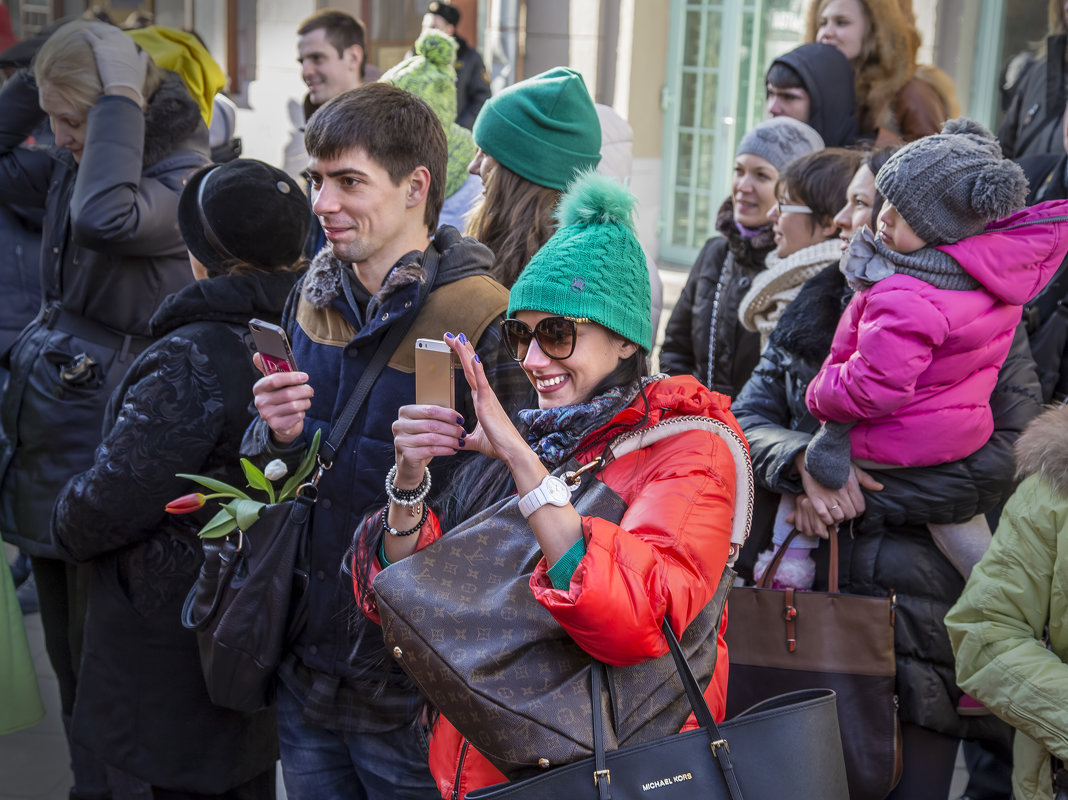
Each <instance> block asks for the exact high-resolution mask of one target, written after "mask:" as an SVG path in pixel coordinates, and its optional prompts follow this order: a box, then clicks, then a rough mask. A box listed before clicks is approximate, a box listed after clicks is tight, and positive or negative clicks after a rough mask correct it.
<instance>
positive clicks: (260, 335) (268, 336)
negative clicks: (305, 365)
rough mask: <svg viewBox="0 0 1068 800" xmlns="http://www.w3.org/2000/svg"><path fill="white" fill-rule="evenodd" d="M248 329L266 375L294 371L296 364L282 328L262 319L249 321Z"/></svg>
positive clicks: (287, 338)
mask: <svg viewBox="0 0 1068 800" xmlns="http://www.w3.org/2000/svg"><path fill="white" fill-rule="evenodd" d="M248 329H249V330H250V331H252V341H253V342H255V343H256V350H257V351H258V352H259V354H260V357H261V358H262V359H263V368H264V369H265V370H266V371H267V374H268V375H274V373H276V372H295V371H296V369H297V362H296V361H294V360H293V350H292V349H291V348H290V346H289V337H288V336H286V332H285V330H284V329H283V328H281V327H280V326H278V325H275V324H273V323H271V322H264V321H263V320H262V319H250V320H249V322H248Z"/></svg>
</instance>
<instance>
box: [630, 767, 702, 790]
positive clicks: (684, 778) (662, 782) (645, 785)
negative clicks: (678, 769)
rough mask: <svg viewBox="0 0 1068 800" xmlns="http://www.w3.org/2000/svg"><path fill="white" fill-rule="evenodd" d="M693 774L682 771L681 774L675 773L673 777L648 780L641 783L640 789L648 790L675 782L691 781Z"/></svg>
mask: <svg viewBox="0 0 1068 800" xmlns="http://www.w3.org/2000/svg"><path fill="white" fill-rule="evenodd" d="M692 780H693V775H691V774H690V773H689V772H684V773H682V774H681V775H676V776H675V777H674V778H661V779H660V780H657V781H650V782H649V783H643V784H642V791H643V792H649V791H652V790H653V789H663V788H665V787H668V786H674V785H675V784H676V783H685V782H686V781H692Z"/></svg>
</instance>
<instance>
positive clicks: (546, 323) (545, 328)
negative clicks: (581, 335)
mask: <svg viewBox="0 0 1068 800" xmlns="http://www.w3.org/2000/svg"><path fill="white" fill-rule="evenodd" d="M580 322H589V320H588V319H586V318H585V317H545V319H542V320H539V321H538V324H537V325H535V326H534V328H533V329H531V327H530V326H529V325H527V324H526V323H525V322H520V321H519V320H517V319H506V320H503V321H502V322H501V327H502V328H503V329H504V343H505V345H506V346H507V347H508V354H509V355H510V356H511V357H512V358H514V359H515V360H516V361H522V360H523V359H525V358H526V357H527V351H528V350H529V349H530V340H531V339H537V340H538V347H539V348H541V352H543V353H545V355H546V356H548V357H549V358H552V359H555V360H556V361H563V360H564V359H565V358H570V356H571V354H572V353H574V352H575V332H576V330H577V329H578V323H580Z"/></svg>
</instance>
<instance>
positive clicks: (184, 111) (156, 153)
mask: <svg viewBox="0 0 1068 800" xmlns="http://www.w3.org/2000/svg"><path fill="white" fill-rule="evenodd" d="M198 127H199V128H203V131H202V133H203V137H202V138H203V140H204V141H203V145H204V151H205V153H207V145H208V135H207V134H208V130H207V128H206V127H205V126H204V122H203V118H202V117H201V116H200V107H199V106H198V105H197V103H196V101H195V100H194V99H193V98H192V97H190V96H189V92H188V90H186V88H185V84H184V83H182V79H181V78H180V77H179V76H178V74H177V73H174V72H168V73H167V77H166V78H165V79H164V81H163V83H162V84H160V87H159V88H158V89H157V90H156V92H155V94H153V95H152V97H150V98H149V99H148V105H147V106H145V146H144V155H143V156H142V158H141V164H142V166H143V167H150V166H152V165H153V164H155V163H157V162H158V161H160V160H161V159H163V158H165V157H166V156H168V155H170V154H171V153H173V152H174V151H175V150H176V149H177V148H178V147H179V146H180V145H181V144H182V143H183V142H185V141H186V140H188V139H192V138H193V137H194V136H196V135H197V132H198V131H197V129H198Z"/></svg>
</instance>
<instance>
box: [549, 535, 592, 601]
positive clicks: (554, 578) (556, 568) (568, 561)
mask: <svg viewBox="0 0 1068 800" xmlns="http://www.w3.org/2000/svg"><path fill="white" fill-rule="evenodd" d="M584 555H586V540H585V539H583V538H582V537H581V536H580V537H579V539H578V541H577V542H575V543H574V544H573V545H571V548H570V549H569V550H568V551H567V552H566V553H564V554H563V555H562V556H561V557H560V560H559V561H557V562H556V563H555V564H553V565H552V566H551V567H549V569H548V570H546V572H545V574H546V575H548V576H549V581H550V582H551V583H552V585H553V588H554V589H560V590H564V589H567V587H569V586H570V585H571V576H572V575H574V574H575V570H576V569H578V565H579V562H580V561H581V560H582V557H583V556H584Z"/></svg>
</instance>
